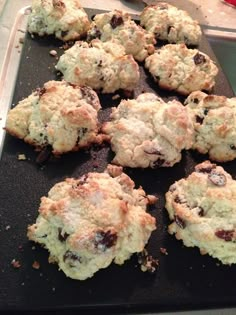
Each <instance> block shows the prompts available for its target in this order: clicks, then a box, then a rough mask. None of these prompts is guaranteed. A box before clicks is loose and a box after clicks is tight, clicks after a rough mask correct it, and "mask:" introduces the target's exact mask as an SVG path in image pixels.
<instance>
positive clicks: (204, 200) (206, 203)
mask: <svg viewBox="0 0 236 315" xmlns="http://www.w3.org/2000/svg"><path fill="white" fill-rule="evenodd" d="M166 209H167V211H168V213H169V217H170V219H171V220H172V221H173V222H172V223H171V224H170V226H169V233H170V234H175V237H176V238H177V239H178V240H179V239H181V240H182V241H183V243H184V245H185V246H187V247H194V246H196V247H199V249H200V252H201V254H209V255H210V256H212V257H215V258H218V259H219V260H220V261H221V262H222V263H223V264H233V263H236V181H235V180H233V179H232V177H231V176H230V175H229V174H228V173H226V172H225V171H224V169H223V168H222V167H220V166H216V165H215V164H211V163H210V162H209V161H205V162H203V163H201V164H199V165H197V166H196V167H195V171H194V172H193V173H192V174H191V175H189V176H188V177H187V178H186V179H181V180H179V181H177V182H176V183H175V184H173V185H172V186H171V187H170V189H169V191H168V192H167V194H166Z"/></svg>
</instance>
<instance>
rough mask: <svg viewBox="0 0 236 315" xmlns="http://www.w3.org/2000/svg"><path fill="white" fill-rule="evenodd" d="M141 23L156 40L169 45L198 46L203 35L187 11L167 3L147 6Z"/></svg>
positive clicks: (141, 17) (142, 14)
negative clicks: (164, 41) (165, 41)
mask: <svg viewBox="0 0 236 315" xmlns="http://www.w3.org/2000/svg"><path fill="white" fill-rule="evenodd" d="M140 23H141V25H142V26H143V27H144V28H145V29H146V30H147V31H149V32H151V33H153V34H154V35H155V37H156V39H161V40H167V41H168V42H169V43H185V44H186V45H198V44H199V42H200V39H201V35H202V31H201V28H200V26H199V24H198V22H197V21H196V20H193V19H192V18H191V16H189V14H188V13H187V12H186V11H183V10H180V9H178V8H176V7H175V6H173V5H171V4H168V3H165V2H159V3H158V4H155V5H150V6H147V7H146V8H145V9H144V10H143V12H142V13H141V15H140Z"/></svg>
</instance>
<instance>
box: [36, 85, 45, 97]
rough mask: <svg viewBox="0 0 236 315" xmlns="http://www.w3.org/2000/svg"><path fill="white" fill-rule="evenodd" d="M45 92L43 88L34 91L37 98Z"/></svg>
mask: <svg viewBox="0 0 236 315" xmlns="http://www.w3.org/2000/svg"><path fill="white" fill-rule="evenodd" d="M46 91H47V90H46V89H45V87H43V88H38V89H36V92H37V94H38V96H39V97H41V96H42V95H43V94H45V93H46Z"/></svg>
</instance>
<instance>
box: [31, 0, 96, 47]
mask: <svg viewBox="0 0 236 315" xmlns="http://www.w3.org/2000/svg"><path fill="white" fill-rule="evenodd" d="M31 9H32V12H31V14H30V15H29V19H28V32H29V33H31V34H38V35H39V36H44V35H52V34H54V35H55V37H57V38H59V39H61V40H63V41H68V40H75V39H79V38H81V37H83V36H86V33H87V31H88V29H89V27H90V21H89V18H88V15H87V13H86V12H85V11H84V9H83V8H82V7H81V5H80V3H79V1H78V0H33V2H32V7H31Z"/></svg>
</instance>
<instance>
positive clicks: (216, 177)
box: [208, 171, 226, 186]
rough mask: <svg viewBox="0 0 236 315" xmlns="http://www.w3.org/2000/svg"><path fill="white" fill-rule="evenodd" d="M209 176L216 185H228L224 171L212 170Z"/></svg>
mask: <svg viewBox="0 0 236 315" xmlns="http://www.w3.org/2000/svg"><path fill="white" fill-rule="evenodd" d="M208 178H209V180H210V181H211V182H212V183H213V184H214V185H216V186H225V185H226V177H225V175H224V174H222V173H218V172H216V171H212V172H211V173H210V174H209V175H208Z"/></svg>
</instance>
